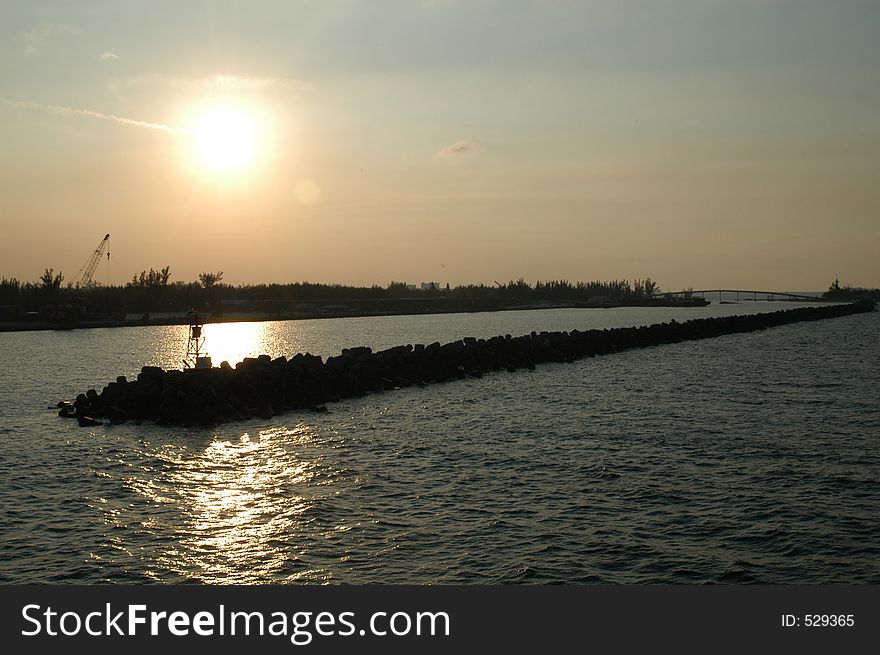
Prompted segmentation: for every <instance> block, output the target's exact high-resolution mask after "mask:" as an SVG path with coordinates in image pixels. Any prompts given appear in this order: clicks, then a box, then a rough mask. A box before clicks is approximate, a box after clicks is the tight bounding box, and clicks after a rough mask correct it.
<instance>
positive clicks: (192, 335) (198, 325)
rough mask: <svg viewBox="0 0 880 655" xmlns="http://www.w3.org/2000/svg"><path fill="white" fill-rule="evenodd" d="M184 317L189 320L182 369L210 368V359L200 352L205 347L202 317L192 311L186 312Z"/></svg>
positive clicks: (206, 354)
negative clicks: (187, 339) (187, 338)
mask: <svg viewBox="0 0 880 655" xmlns="http://www.w3.org/2000/svg"><path fill="white" fill-rule="evenodd" d="M186 317H187V318H188V319H189V341H187V344H186V357H185V358H184V360H183V368H184V369H195V370H198V369H204V368H211V358H210V357H209V356H208V353H206V352H204V351H203V350H202V348H204V347H205V337H204V336H202V326H203V324H204V319H203V315H202V314H199V313H198V312H197V311H196V310H195V309H192V310H190V311H189V312H187V314H186Z"/></svg>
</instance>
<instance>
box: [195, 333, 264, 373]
mask: <svg viewBox="0 0 880 655" xmlns="http://www.w3.org/2000/svg"><path fill="white" fill-rule="evenodd" d="M203 334H204V335H205V347H206V348H207V350H208V354H209V355H210V356H211V359H212V360H213V361H214V365H215V366H218V365H219V364H220V362H222V361H224V360H225V361H228V362H229V363H230V364H232V365H233V366H235V364H237V363H238V362H240V361H241V360H243V359H244V358H245V357H257V356H258V355H262V354H263V353H268V352H270V351H271V350H272V348H271V346H270V344H269V338H268V337H269V331H268V324H267V323H262V322H260V323H257V322H253V323H208V324H207V325H205V327H204V329H203Z"/></svg>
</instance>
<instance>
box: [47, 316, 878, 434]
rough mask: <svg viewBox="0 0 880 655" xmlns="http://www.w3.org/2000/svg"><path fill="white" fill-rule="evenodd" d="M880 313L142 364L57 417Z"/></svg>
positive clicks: (387, 384) (224, 414)
mask: <svg viewBox="0 0 880 655" xmlns="http://www.w3.org/2000/svg"><path fill="white" fill-rule="evenodd" d="M873 310H874V303H873V302H871V301H862V302H857V303H851V304H847V305H830V306H821V307H804V308H797V309H789V310H783V311H777V312H770V313H765V314H752V315H742V316H727V317H715V318H703V319H694V320H689V321H686V322H682V323H678V322H675V321H671V322H669V323H658V324H654V325H649V326H642V327H624V328H613V329H605V330H586V331H580V330H572V331H570V332H532V333H531V334H527V335H524V336H518V337H512V336H511V335H505V336H496V337H492V338H490V339H476V338H473V337H465V338H464V339H461V340H459V341H453V342H451V343H447V344H444V345H441V344H440V343H432V344H429V345H423V344H417V345H414V346H413V345H402V346H397V347H394V348H389V349H387V350H382V351H379V352H373V351H372V350H371V349H370V348H368V347H358V348H349V349H346V350H343V351H342V353H341V354H340V355H338V356H335V357H330V358H328V359H327V360H326V361H324V360H323V359H322V358H321V357H318V356H315V355H310V354H308V353H305V354H303V353H300V354H297V355H295V356H293V357H291V358H290V359H288V358H286V357H277V358H274V359H273V358H271V357H269V356H268V355H261V356H259V357H256V358H246V359H244V360H243V361H241V362H239V363H238V364H236V365H235V367H232V366H231V365H230V364H229V363H227V362H223V363H222V364H221V365H220V366H219V367H215V368H211V369H203V370H187V371H176V370H167V371H166V370H163V369H161V368H158V367H155V366H145V367H143V368H142V369H141V372H140V373H139V374H138V376H137V379H136V380H127V379H126V378H125V377H124V376H120V377H118V378H116V381H115V382H110V383H109V384H108V385H107V386H105V387H104V389H103V390H102V391H101V392H100V393H98V392H97V391H96V390H94V389H89V390H88V391H87V392H85V393H83V394H80V395H78V396H77V397H76V400H74V401H73V402H68V401H62V402H60V403H58V407H59V408H60V409H59V416H62V417H65V418H71V419H76V420H77V421H78V422H79V424H80V425H82V426H94V425H101V424H102V423H103V422H104V421H109V422H110V423H122V422H125V421H130V420H136V421H155V422H157V423H159V424H161V425H184V426H210V425H215V424H218V423H223V422H226V421H236V420H245V419H251V418H256V417H259V418H263V419H268V418H271V417H272V416H274V415H276V414H280V413H283V412H287V411H290V410H297V409H313V410H318V411H321V410H323V409H325V408H324V403H327V402H331V401H336V400H340V399H342V398H349V397H354V396H361V395H364V394H367V393H373V392H381V391H388V390H391V389H395V388H400V387H407V386H412V385H419V386H422V385H426V384H430V383H438V382H446V381H449V380H456V379H461V378H465V377H468V376H470V377H482V376H483V374H485V373H488V372H491V371H499V370H507V371H511V372H514V371H516V370H518V369H534V368H535V366H536V365H537V364H541V363H546V362H573V361H575V360H576V359H581V358H584V357H594V356H597V355H607V354H611V353H616V352H620V351H623V350H629V349H632V348H645V347H649V346H658V345H662V344H669V343H676V342H681V341H690V340H696V339H708V338H712V337H718V336H722V335H725V334H734V333H741V332H752V331H756V330H762V329H766V328H771V327H776V326H780V325H786V324H789V323H796V322H801V321H814V320H821V319H826V318H835V317H840V316H847V315H850V314H857V313H862V312H868V311H873Z"/></svg>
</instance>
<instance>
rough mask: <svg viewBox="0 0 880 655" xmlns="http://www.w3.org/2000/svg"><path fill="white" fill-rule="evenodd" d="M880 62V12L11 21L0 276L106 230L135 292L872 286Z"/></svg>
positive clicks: (4, 72)
mask: <svg viewBox="0 0 880 655" xmlns="http://www.w3.org/2000/svg"><path fill="white" fill-rule="evenodd" d="M878 44H880V2H877V1H876V0H870V1H862V2H859V1H850V0H834V1H833V2H831V1H829V0H792V1H782V0H780V1H777V0H627V1H621V0H607V1H606V0H595V1H594V0H590V1H587V0H584V1H582V2H575V1H563V0H557V1H546V2H516V1H513V0H499V1H497V2H495V1H476V0H475V1H472V2H463V1H462V2H458V1H455V0H433V1H428V0H425V1H422V2H418V1H416V0H411V1H401V2H390V1H389V2H380V1H376V2H355V1H353V0H350V1H339V2H336V1H332V0H323V1H315V2H291V1H283V2H282V1H278V2H254V1H247V2H244V1H239V2H235V1H226V2H220V1H211V0H203V1H201V2H195V1H194V2H179V1H174V2H156V1H155V0H151V1H150V2H137V3H135V2H121V1H119V0H113V1H107V2H66V1H58V2H25V1H21V2H14V1H10V0H6V1H4V2H2V3H0V220H2V228H3V229H2V237H0V276H16V277H18V278H19V279H22V280H33V279H36V278H37V276H38V275H39V274H40V272H41V271H42V270H43V269H44V268H46V267H53V268H55V269H56V270H58V269H61V270H63V271H64V273H65V275H66V276H67V277H68V279H70V278H72V277H73V276H74V273H75V272H76V270H77V269H78V268H79V267H80V265H82V264H83V262H84V261H85V260H86V258H87V256H88V255H89V253H90V251H91V250H92V249H94V247H95V246H96V245H97V243H98V241H99V240H100V238H101V237H102V236H103V235H104V233H106V232H110V233H111V234H112V237H111V250H112V253H113V255H112V263H111V266H112V268H111V270H110V275H111V279H112V281H113V282H115V283H120V282H124V281H126V280H127V279H130V278H131V276H132V275H133V274H134V273H136V272H137V271H140V270H143V269H145V268H150V267H154V268H159V267H162V266H166V265H170V266H171V272H172V279H177V280H193V279H195V277H196V275H197V274H198V273H199V272H200V271H206V270H218V269H219V270H223V271H224V272H225V274H224V280H225V281H227V282H230V283H245V282H259V281H280V282H285V281H298V280H311V281H320V282H340V283H355V284H372V283H378V284H383V285H385V284H387V283H388V282H389V281H391V280H404V281H408V282H411V283H418V282H421V281H426V280H438V281H441V282H443V283H445V282H447V281H448V282H450V283H451V284H453V285H455V284H459V283H469V282H486V283H490V284H491V282H492V280H508V279H516V278H519V277H524V278H526V279H527V280H530V281H534V280H536V279H559V278H568V279H571V280H575V279H610V278H620V277H626V278H629V279H633V278H635V277H644V276H646V275H649V276H651V277H653V278H654V279H656V280H658V281H659V283H660V285H661V287H663V288H664V289H673V290H676V289H681V288H682V287H691V286H693V287H695V288H701V287H715V286H725V287H743V288H752V287H757V288H774V289H797V290H808V289H822V288H825V287H827V286H828V284H829V283H830V282H831V281H832V280H833V279H834V276H835V275H839V276H840V279H841V281H842V282H850V283H853V284H857V285H864V286H880V265H878V263H877V261H878V252H880V248H878V247H880V221H878V219H880V212H878V210H880V123H878V120H880V74H878V71H880V45H878ZM224 112H225V113H224ZM216 115H224V116H225V115H235V116H238V117H239V118H242V120H245V121H246V122H247V129H246V130H245V132H246V133H244V136H242V135H239V134H237V131H238V129H239V128H237V127H235V123H234V121H233V123H232V127H229V128H228V130H227V132H233V133H234V134H232V138H233V141H235V138H237V137H240V139H239V140H240V141H241V140H245V141H246V143H245V144H244V145H241V144H239V145H235V144H233V145H232V146H230V145H228V144H227V142H226V140H227V139H228V138H229V134H220V135H215V132H212V131H211V130H207V128H206V127H205V126H206V125H208V123H206V119H205V116H216ZM227 125H228V124H227V123H222V122H221V132H222V131H223V130H224V129H226V127H225V126H227ZM204 135H207V136H206V137H205V136H204ZM215 137H216V139H217V143H216V144H215V143H213V142H211V143H208V144H207V146H206V145H205V143H204V142H203V141H200V140H199V139H204V138H207V139H208V141H211V140H212V139H214V138H215ZM236 143H237V142H236ZM215 146H216V148H215ZM230 147H231V148H233V149H235V148H238V150H233V151H232V155H233V158H235V156H237V155H241V157H240V158H241V159H243V160H245V161H244V163H243V164H240V165H239V164H235V165H234V166H232V167H231V168H226V169H223V170H219V171H218V170H217V161H216V159H215V160H212V158H216V157H220V156H223V152H224V151H223V148H230ZM217 149H219V150H220V154H219V155H218V154H217ZM212 153H213V154H212ZM226 154H227V155H228V152H227V153H226ZM96 278H97V279H99V280H101V281H102V282H104V281H106V279H107V270H106V268H105V267H104V266H103V265H102V267H101V268H100V269H99V270H98V272H97V273H96Z"/></svg>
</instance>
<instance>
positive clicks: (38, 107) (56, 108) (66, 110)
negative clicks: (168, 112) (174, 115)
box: [0, 98, 190, 134]
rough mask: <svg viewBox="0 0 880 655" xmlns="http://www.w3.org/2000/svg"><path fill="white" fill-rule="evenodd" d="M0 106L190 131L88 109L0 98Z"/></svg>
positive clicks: (166, 129) (165, 129) (184, 132)
mask: <svg viewBox="0 0 880 655" xmlns="http://www.w3.org/2000/svg"><path fill="white" fill-rule="evenodd" d="M0 104H3V105H5V106H7V107H15V108H17V109H30V110H34V111H43V112H48V113H50V114H58V115H61V116H86V117H88V118H97V119H99V120H102V121H111V122H113V123H117V124H119V125H126V126H129V127H140V128H145V129H148V130H158V131H161V132H171V133H174V134H186V133H189V132H190V130H188V129H186V128H183V127H172V126H171V125H165V124H164V123H151V122H149V121H141V120H137V119H135V118H125V117H124V116H117V115H116V114H105V113H104V112H100V111H92V110H90V109H77V108H76V107H62V106H60V105H43V104H40V103H37V102H26V101H23V100H7V99H6V98H0Z"/></svg>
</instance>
